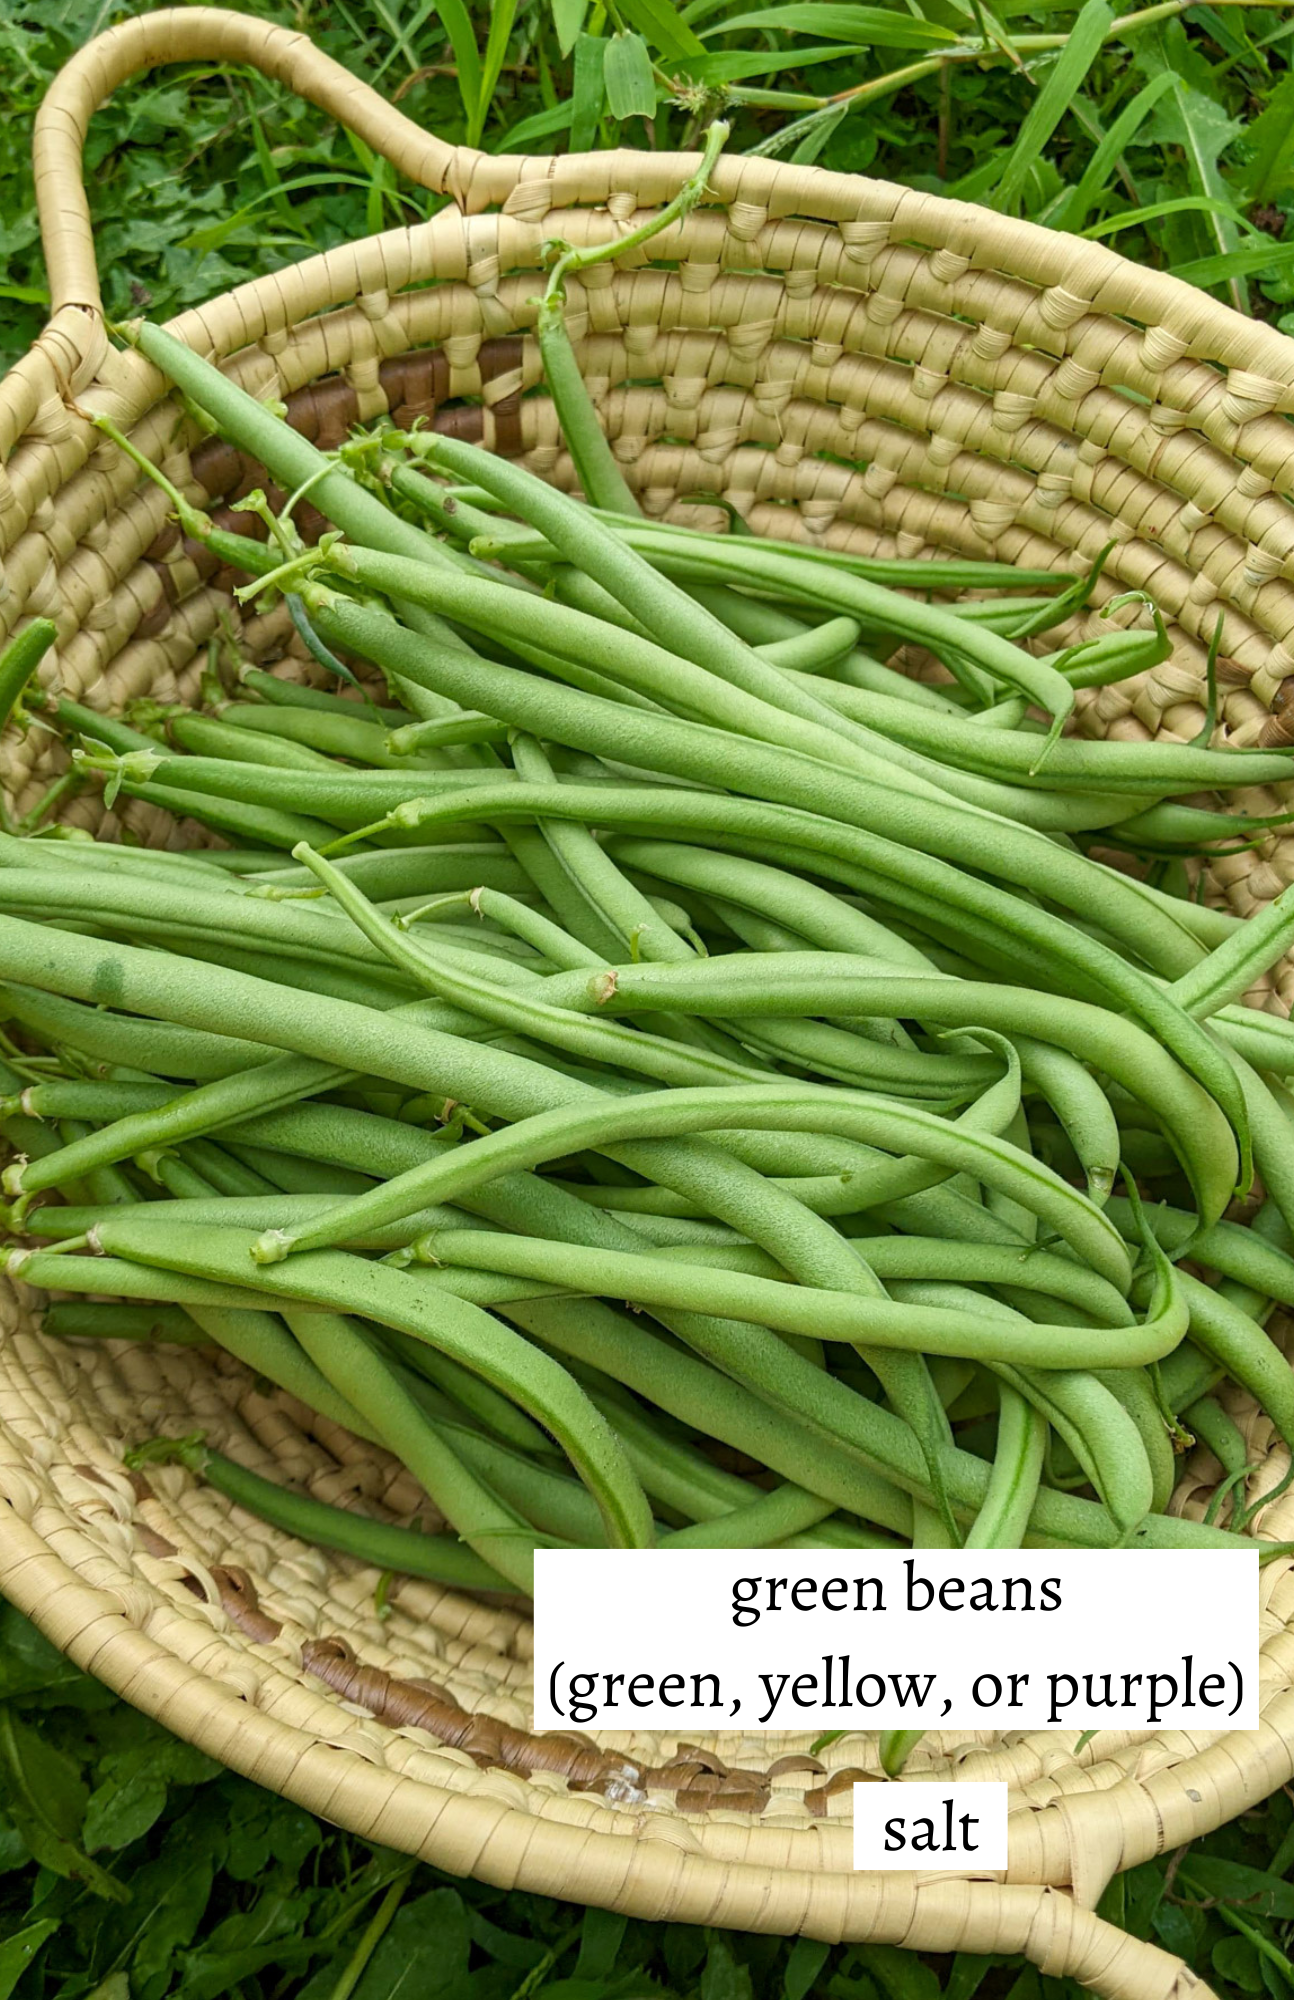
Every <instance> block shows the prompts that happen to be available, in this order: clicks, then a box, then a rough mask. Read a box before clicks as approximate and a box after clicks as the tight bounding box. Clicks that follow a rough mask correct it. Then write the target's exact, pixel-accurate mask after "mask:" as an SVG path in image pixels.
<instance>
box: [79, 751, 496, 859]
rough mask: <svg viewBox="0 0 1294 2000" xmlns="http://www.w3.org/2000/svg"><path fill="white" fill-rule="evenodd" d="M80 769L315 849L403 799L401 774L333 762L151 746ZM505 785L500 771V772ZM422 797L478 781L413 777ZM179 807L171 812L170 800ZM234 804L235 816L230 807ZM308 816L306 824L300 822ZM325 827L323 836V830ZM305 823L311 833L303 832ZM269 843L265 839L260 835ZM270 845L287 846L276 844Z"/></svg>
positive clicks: (405, 777)
mask: <svg viewBox="0 0 1294 2000" xmlns="http://www.w3.org/2000/svg"><path fill="white" fill-rule="evenodd" d="M82 768H83V769H85V770H90V771H94V770H99V769H104V770H107V771H108V772H109V774H110V775H111V776H114V777H115V776H117V775H118V774H119V775H120V777H121V782H122V788H123V790H125V791H128V792H130V793H131V795H132V796H133V797H136V798H145V797H146V798H149V799H152V800H154V801H157V800H158V799H159V798H160V797H161V795H162V794H165V799H166V803H167V804H168V805H169V806H170V808H171V810H174V811H177V812H178V814H179V816H180V817H183V816H185V815H186V814H188V815H190V816H192V817H194V818H200V819H206V820H209V821H210V822H211V824H212V825H213V826H214V825H220V826H225V825H234V826H236V827H239V828H241V827H242V826H243V824H244V823H245V824H246V826H247V828H248V829H249V830H250V827H251V825H252V823H253V819H254V817H255V818H257V819H259V820H261V821H263V822H264V823H265V824H266V825H268V824H269V823H270V822H271V821H272V823H273V824H274V826H275V827H276V828H281V829H286V828H287V827H288V826H289V825H290V824H292V823H295V822H299V823H300V824H301V826H302V831H301V832H300V833H299V834H298V835H297V840H298V841H300V840H309V839H311V838H312V837H313V838H314V839H315V840H316V841H317V842H318V843H320V844H322V843H323V842H325V841H327V840H330V839H332V838H333V837H334V834H333V832H332V828H333V827H335V826H342V827H353V826H364V825H366V824H367V823H368V822H369V821H370V820H372V819H375V818H377V817H378V816H379V815H380V814H382V813H385V812H388V811H389V810H390V809H391V808H392V807H393V806H398V805H401V804H403V802H404V801H405V799H407V798H408V796H409V785H410V773H409V772H408V771H406V770H403V769H401V770H392V771H354V770H351V769H349V768H348V767H347V766H345V765H341V764H337V765H334V766H332V767H331V768H330V769H327V770H325V769H312V770H300V769H297V770H285V769H280V768H278V767H275V768H273V769H271V768H268V767H267V766H265V765H263V764H248V763H234V762H232V761H231V760H230V759H228V758H224V757H187V756H186V757H178V756H173V755H168V754H167V753H166V752H165V751H162V750H158V749H157V748H156V747H154V748H153V749H151V750H149V751H139V752H136V751H131V752H130V754H129V757H126V758H121V759H119V760H115V761H114V762H113V763H112V764H106V763H100V762H99V761H98V760H97V759H95V760H93V761H92V760H91V759H89V758H83V759H82ZM499 777H500V780H501V781H503V782H506V781H507V773H506V772H501V773H500V774H499ZM417 779H418V787H419V789H420V790H421V791H425V792H428V793H433V794H439V793H441V792H444V793H446V794H452V793H454V792H455V791H458V790H463V789H465V788H467V787H470V786H472V785H475V784H479V782H480V773H479V772H477V771H421V770H420V771H419V772H418V774H417ZM177 800H178V801H180V802H181V803H180V804H179V805H178V806H176V805H175V804H174V803H173V802H174V801H177ZM235 806H237V807H238V811H237V812H234V811H233V808H234V807H235ZM306 814H310V815H313V817H311V818H310V819H309V821H308V822H307V821H306V820H305V818H304V817H303V816H304V815H306ZM325 823H326V824H327V827H328V829H329V830H328V831H325V830H324V829H325ZM307 824H308V825H309V827H310V829H311V831H310V832H306V831H305V827H306V825H307ZM266 838H267V839H269V835H268V834H267V835H266ZM272 844H273V845H274V846H282V845H285V844H288V845H291V844H292V843H286V842H285V841H284V840H283V839H280V838H275V839H274V840H273V842H272Z"/></svg>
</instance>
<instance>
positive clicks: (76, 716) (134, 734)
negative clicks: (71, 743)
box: [54, 695, 157, 755]
mask: <svg viewBox="0 0 1294 2000" xmlns="http://www.w3.org/2000/svg"><path fill="white" fill-rule="evenodd" d="M54 713H55V717H56V720H57V721H58V724H59V726H60V727H61V728H62V729H64V730H67V731H73V732H75V733H76V734H77V735H78V736H86V737H88V738H89V739H90V740H91V741H92V742H94V743H102V744H106V745H107V747H108V748H109V749H110V750H115V751H117V752H119V753H120V754H122V755H124V754H126V753H127V752H128V751H132V750H144V751H153V750H156V749H157V739H156V737H153V736H145V735H144V734H143V732H142V731H141V730H138V729H131V728H130V727H129V726H128V724H126V723H124V722H121V721H120V720H118V718H117V717H116V716H112V715H103V714H101V713H100V711H99V710H98V709H97V708H84V707H83V706H82V705H81V703H80V702H77V701H70V700H69V699H68V697H67V696H66V695H60V697H59V700H58V704H57V706H56V708H55V711H54Z"/></svg>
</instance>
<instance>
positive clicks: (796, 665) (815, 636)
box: [755, 618, 860, 675]
mask: <svg viewBox="0 0 1294 2000" xmlns="http://www.w3.org/2000/svg"><path fill="white" fill-rule="evenodd" d="M859 629H860V628H859V625H858V623H857V620H856V619H853V618H828V619H827V620H826V622H825V623H824V624H822V625H809V626H806V627H805V629H804V630H803V632H796V633H793V634H792V635H791V636H790V637H789V638H786V639H774V640H773V641H771V642H770V643H767V644H765V645H762V646H757V647H756V648H755V650H756V652H758V653H759V654H760V655H761V656H762V657H763V658H764V659H766V660H767V661H768V662H769V664H770V666H774V667H780V668H781V670H782V672H783V673H787V672H798V673H806V674H828V675H829V674H830V672H831V669H832V668H833V667H835V666H838V665H839V664H840V662H841V660H843V659H846V658H847V657H848V656H849V654H850V653H852V652H853V650H854V648H855V646H856V645H857V643H858V634H859Z"/></svg>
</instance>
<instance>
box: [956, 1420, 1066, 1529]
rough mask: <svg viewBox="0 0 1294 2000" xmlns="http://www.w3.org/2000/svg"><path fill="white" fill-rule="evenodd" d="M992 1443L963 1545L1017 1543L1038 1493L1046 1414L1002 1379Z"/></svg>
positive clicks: (1043, 1450) (1045, 1440)
mask: <svg viewBox="0 0 1294 2000" xmlns="http://www.w3.org/2000/svg"><path fill="white" fill-rule="evenodd" d="M998 1392H999V1403H998V1420H997V1449H996V1451H995V1453H994V1457H993V1471H992V1474H991V1475H990V1478H989V1483H988V1490H987V1492H986V1493H985V1495H984V1501H983V1504H982V1506H981V1507H980V1510H979V1512H978V1514H977V1515H976V1516H975V1520H974V1524H973V1525H972V1527H971V1530H970V1533H969V1534H968V1535H967V1537H966V1547H967V1548H968V1549H1018V1548H1019V1546H1020V1544H1021V1542H1022V1541H1023V1540H1024V1536H1025V1533H1026V1531H1027V1529H1028V1526H1029V1516H1030V1514H1031V1512H1032V1511H1033V1506H1034V1502H1035V1501H1036V1499H1037V1497H1038V1487H1039V1483H1040V1481H1041V1479H1042V1466H1043V1457H1044V1453H1045V1448H1046V1442H1047V1422H1046V1419H1045V1418H1044V1417H1043V1416H1042V1415H1041V1414H1040V1413H1039V1412H1038V1411H1037V1410H1036V1409H1034V1407H1033V1406H1032V1404H1030V1403H1027V1402H1026V1401H1025V1399H1024V1397H1023V1396H1021V1395H1019V1394H1017V1392H1016V1391H1015V1390H1014V1389H1012V1388H1011V1387H1010V1385H1009V1384H1008V1383H1006V1382H1001V1383H999V1385H998Z"/></svg>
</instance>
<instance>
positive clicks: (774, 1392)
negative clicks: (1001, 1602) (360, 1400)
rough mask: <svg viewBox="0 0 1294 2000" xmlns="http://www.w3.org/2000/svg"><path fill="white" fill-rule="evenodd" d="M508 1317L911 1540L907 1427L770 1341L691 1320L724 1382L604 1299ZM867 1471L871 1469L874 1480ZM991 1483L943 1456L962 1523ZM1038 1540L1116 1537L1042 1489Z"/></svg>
mask: <svg viewBox="0 0 1294 2000" xmlns="http://www.w3.org/2000/svg"><path fill="white" fill-rule="evenodd" d="M502 1310H503V1311H504V1312H506V1314H507V1316H508V1318H510V1319H512V1320H514V1321H515V1322H516V1323H517V1324H518V1325H523V1326H525V1327H527V1328H528V1329H529V1330H531V1331H533V1332H534V1333H536V1334H537V1335H538V1337H539V1338H541V1339H542V1340H543V1341H544V1342H545V1344H546V1345H551V1346H555V1347H557V1348H559V1350H560V1351H561V1352H562V1353H563V1354H566V1355H568V1356H570V1357H571V1358H572V1359H573V1360H578V1361H584V1362H586V1363H589V1362H591V1363H592V1364H593V1365H594V1366H595V1367H601V1368H603V1369H605V1370H606V1372H607V1373H609V1374H612V1375H613V1376H615V1377H616V1379H618V1380H620V1381H622V1382H625V1383H626V1384H628V1386H630V1387H632V1388H633V1389H634V1390H635V1391H636V1392H637V1393H638V1394H640V1395H643V1396H645V1397H646V1398H647V1399H648V1400H649V1401H651V1402H652V1403H654V1404H655V1405H656V1406H657V1407H658V1408H660V1409H663V1410H666V1411H669V1412H670V1413H671V1414H674V1415H678V1416H682V1417H684V1418H685V1419H687V1420H688V1421H693V1422H696V1423H697V1424H698V1425H700V1426H701V1427H702V1428H704V1429H705V1430H706V1431H707V1432H708V1433H709V1434H710V1435H711V1436H715V1437H722V1438H726V1439H727V1440H728V1441H729V1442H731V1443H732V1444H734V1445H736V1446H738V1447H739V1448H740V1449H741V1450H743V1451H747V1452H749V1453H750V1455H751V1456H752V1457H754V1458H756V1459H758V1460H759V1462H760V1463H762V1464H764V1465H767V1466H770V1467H771V1468H772V1469H774V1470H775V1471H778V1472H781V1473H783V1474H784V1475H785V1476H787V1477H789V1478H793V1479H798V1480H800V1481H801V1483H803V1484H806V1485H807V1486H809V1488H810V1490H811V1491H814V1492H818V1493H821V1494H823V1496H824V1497H827V1498H832V1497H834V1498H837V1499H838V1503H839V1504H840V1505H841V1506H843V1507H846V1508H848V1509H849V1510H850V1511H851V1512H855V1513H858V1514H860V1515H861V1516H862V1517H863V1518H864V1519H866V1520H869V1521H873V1522H876V1523H877V1524H878V1525H880V1526H882V1527H888V1528H891V1529H893V1530H894V1531H895V1532H896V1533H898V1534H900V1535H908V1536H910V1533H911V1520H910V1516H908V1515H907V1514H905V1512H904V1511H903V1508H902V1506H901V1505H900V1504H898V1503H899V1502H900V1501H901V1500H902V1494H901V1493H899V1494H896V1492H895V1488H894V1487H893V1486H891V1485H889V1484H888V1482H889V1481H890V1480H895V1481H897V1482H898V1484H899V1486H901V1487H902V1488H905V1489H907V1490H909V1491H918V1492H920V1491H924V1492H925V1493H926V1494H927V1496H928V1494H929V1487H928V1485H927V1484H925V1482H924V1477H923V1465H922V1460H921V1456H920V1451H919V1447H918V1446H917V1443H916V1440H915V1438H914V1437H913V1436H912V1433H911V1431H910V1430H909V1429H908V1427H907V1425H906V1424H904V1423H902V1422H901V1420H900V1419H898V1418H897V1417H894V1416H892V1415H890V1414H889V1413H888V1412H887V1411H885V1410H881V1409H878V1408H877V1407H876V1406H875V1405H874V1404H872V1403H870V1402H866V1401H864V1400H863V1399H862V1398H861V1397H855V1396H851V1395H850V1394H849V1393H848V1391H847V1390H846V1388H845V1386H844V1385H843V1384H842V1383H839V1382H836V1383H834V1384H832V1383H830V1382H829V1381H828V1379H827V1378H825V1377H824V1376H822V1375H821V1374H820V1372H819V1371H818V1370H816V1369H814V1368H813V1367H812V1366H811V1365H810V1364H808V1363H807V1362H801V1361H799V1359H798V1357H796V1356H795V1355H794V1354H792V1353H790V1351H789V1350H788V1349H786V1348H785V1347H781V1346H780V1345H779V1344H778V1343H777V1342H776V1341H775V1340H772V1337H771V1336H770V1340H772V1345H771V1347H763V1353H764V1354H765V1355H766V1356H767V1360H764V1359H761V1346H762V1345H763V1344H762V1343H760V1341H759V1339H758V1336H757V1334H756V1333H755V1332H754V1330H753V1329H749V1328H745V1329H740V1328H738V1329H734V1335H735V1337H733V1336H732V1335H729V1334H728V1333H727V1332H726V1330H725V1328H726V1323H723V1322H716V1321H707V1322H706V1323H705V1325H704V1327H702V1326H701V1325H699V1324H697V1323H694V1324H693V1325H692V1327H691V1328H690V1329H689V1332H690V1336H691V1338H692V1339H693V1340H700V1339H701V1338H702V1337H704V1338H705V1340H706V1342H707V1344H708V1345H709V1347H710V1351H711V1355H712V1357H713V1359H714V1361H715V1363H716V1364H717V1366H718V1367H720V1368H722V1369H723V1370H724V1373H717V1372H716V1368H715V1367H706V1366H704V1365H703V1364H702V1363H701V1362H700V1361H698V1360H697V1359H695V1358H694V1357H692V1356H689V1355H685V1354H682V1353H680V1351H679V1350H678V1349H677V1348H674V1347H671V1346H668V1345H666V1344H665V1342H664V1341H661V1340H658V1339H657V1338H656V1337H655V1336H653V1335H652V1334H651V1333H650V1331H649V1329H647V1328H646V1327H644V1326H643V1325H642V1324H641V1322H639V1323H637V1324H635V1326H634V1327H633V1329H632V1338H630V1337H629V1335H630V1329H629V1328H628V1326H627V1324H626V1322H625V1321H624V1320H623V1319H622V1318H621V1316H619V1315H617V1314H616V1313H614V1312H612V1311H611V1310H610V1309H609V1308H608V1307H606V1306H605V1305H602V1304H601V1303H600V1302H599V1301H597V1300H591V1299H590V1300H569V1299H555V1300H536V1301H533V1302H526V1303H523V1304H516V1305H509V1306H506V1307H504V1308H502ZM730 1374H740V1375H741V1376H742V1378H743V1381H742V1382H738V1381H734V1380H731V1379H729V1375H730ZM747 1378H749V1379H751V1380H758V1381H760V1382H764V1383H766V1384H767V1388H766V1391H765V1392H764V1393H766V1394H767V1395H768V1397H769V1398H770V1399H771V1402H766V1401H764V1400H762V1397H756V1396H752V1394H751V1393H750V1390H749V1388H747V1387H745V1386H743V1384H744V1381H745V1380H746V1379H747ZM774 1406H776V1407H774ZM842 1426H843V1427H846V1428H847V1429H848V1431H849V1434H850V1437H851V1438H852V1439H853V1444H852V1446H850V1445H847V1444H846V1442H845V1440H844V1439H843V1438H842V1437H841V1435H840V1431H841V1428H842ZM806 1447H807V1449H806ZM854 1453H857V1454H858V1456H853V1454H854ZM868 1466H870V1467H873V1468H874V1471H871V1472H867V1471H866V1468H867V1467H868ZM877 1473H879V1474H880V1475H881V1479H880V1481H879V1482H877V1480H876V1474H877ZM860 1474H865V1477H866V1479H867V1480H868V1481H869V1482H870V1483H869V1484H867V1485H866V1486H865V1487H864V1493H865V1495H866V1497H865V1498H864V1497H863V1495H862V1494H860V1492H859V1487H858V1483H857V1481H858V1476H859V1475H860ZM989 1478H990V1468H989V1466H988V1465H987V1464H986V1463H985V1462H984V1461H983V1460H982V1459H979V1458H976V1457H974V1456H973V1455H972V1454H971V1453H969V1452H965V1451H960V1450H957V1449H955V1448H954V1449H952V1450H951V1451H949V1452H948V1453H947V1456H946V1463H945V1480H946V1483H947V1486H948V1490H949V1494H950V1497H951V1499H952V1503H953V1506H954V1509H955V1511H956V1512H957V1514H958V1515H959V1517H960V1518H962V1519H964V1520H967V1521H969V1520H973V1518H974V1515H975V1513H976V1512H977V1510H978V1508H979V1507H980V1506H981V1505H982V1504H983V1499H984V1495H985V1493H986V1491H987V1487H988V1482H989ZM1035 1538H1040V1539H1041V1540H1042V1541H1043V1542H1044V1543H1049V1544H1050V1545H1052V1546H1055V1545H1056V1544H1058V1543H1060V1544H1066V1545H1072V1546H1076V1547H1092V1548H1112V1547H1113V1546H1114V1545H1115V1544H1116V1542H1117V1541H1118V1540H1119V1538H1120V1531H1119V1530H1118V1529H1117V1528H1116V1526H1115V1524H1114V1522H1113V1520H1112V1519H1111V1517H1110V1515H1109V1514H1108V1513H1107V1512H1106V1510H1105V1509H1104V1508H1102V1507H1099V1506H1096V1505H1094V1504H1093V1503H1091V1502H1089V1501H1083V1500H1076V1499H1073V1498H1071V1497H1070V1496H1069V1495H1068V1494H1063V1493H1053V1492H1050V1491H1048V1490H1047V1489H1046V1488H1043V1489H1042V1490H1040V1492H1039V1494H1038V1498H1037V1502H1036V1504H1035V1507H1034V1511H1033V1514H1032V1515H1031V1517H1030V1533H1029V1536H1028V1537H1027V1538H1026V1542H1027V1543H1029V1542H1031V1541H1032V1540H1033V1539H1035ZM1131 1539H1132V1541H1133V1542H1134V1543H1135V1544H1136V1545H1138V1546H1141V1547H1148V1548H1160V1547H1192V1548H1199V1547H1207V1548H1234V1547H1236V1546H1237V1545H1238V1544H1237V1541H1236V1538H1235V1537H1234V1536H1229V1535H1224V1534H1220V1533H1219V1531H1217V1530H1214V1529H1210V1528H1205V1527H1203V1526H1202V1525H1201V1524H1199V1523H1196V1522H1191V1521H1187V1520H1179V1519H1177V1518H1175V1517H1172V1516H1161V1515H1152V1516H1150V1517H1149V1518H1148V1519H1147V1520H1146V1521H1144V1522H1143V1523H1142V1524H1141V1526H1140V1527H1139V1528H1138V1530H1137V1531H1136V1533H1135V1534H1134V1535H1133V1536H1132V1537H1131Z"/></svg>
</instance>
